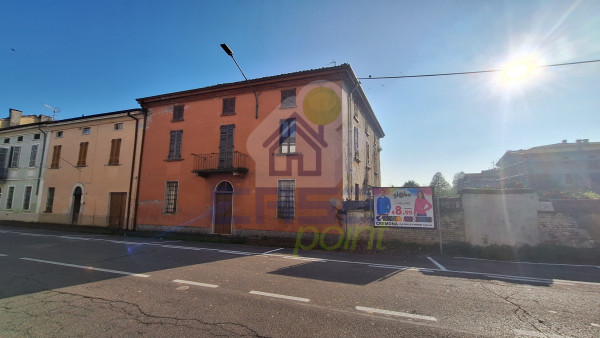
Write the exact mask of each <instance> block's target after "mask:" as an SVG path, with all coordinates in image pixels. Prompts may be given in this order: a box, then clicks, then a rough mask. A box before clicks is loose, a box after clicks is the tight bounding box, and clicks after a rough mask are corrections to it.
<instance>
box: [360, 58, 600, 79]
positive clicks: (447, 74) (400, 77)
mask: <svg viewBox="0 0 600 338" xmlns="http://www.w3.org/2000/svg"><path fill="white" fill-rule="evenodd" d="M592 62H600V60H587V61H577V62H565V63H555V64H552V65H543V66H537V68H548V67H558V66H570V65H579V64H583V63H592ZM501 71H503V69H491V70H477V71H472V72H456V73H438V74H421V75H398V76H369V77H359V78H358V79H359V80H383V79H405V78H411V77H432V76H449V75H469V74H482V73H497V72H501Z"/></svg>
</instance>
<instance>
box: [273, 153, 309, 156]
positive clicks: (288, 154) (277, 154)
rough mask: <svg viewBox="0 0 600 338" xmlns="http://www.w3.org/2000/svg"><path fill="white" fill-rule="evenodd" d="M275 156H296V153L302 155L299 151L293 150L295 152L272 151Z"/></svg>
mask: <svg viewBox="0 0 600 338" xmlns="http://www.w3.org/2000/svg"><path fill="white" fill-rule="evenodd" d="M274 155H275V156H298V155H302V153H299V152H295V153H274Z"/></svg>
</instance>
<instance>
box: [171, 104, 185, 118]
mask: <svg viewBox="0 0 600 338" xmlns="http://www.w3.org/2000/svg"><path fill="white" fill-rule="evenodd" d="M173 121H183V105H176V106H173Z"/></svg>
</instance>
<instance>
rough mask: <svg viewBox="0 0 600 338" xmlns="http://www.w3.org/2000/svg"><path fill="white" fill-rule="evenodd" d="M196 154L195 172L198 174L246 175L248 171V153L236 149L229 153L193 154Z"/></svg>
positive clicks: (203, 175) (205, 175) (204, 175)
mask: <svg viewBox="0 0 600 338" xmlns="http://www.w3.org/2000/svg"><path fill="white" fill-rule="evenodd" d="M192 155H193V156H194V169H193V170H192V172H193V173H196V174H197V175H198V176H201V177H207V176H209V175H211V174H219V173H231V174H233V175H241V176H243V175H245V174H246V173H247V172H248V166H247V164H246V161H247V158H248V155H246V154H244V153H240V152H239V151H234V152H231V153H229V154H227V153H212V154H202V155H198V154H192Z"/></svg>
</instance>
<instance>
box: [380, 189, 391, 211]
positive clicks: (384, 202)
mask: <svg viewBox="0 0 600 338" xmlns="http://www.w3.org/2000/svg"><path fill="white" fill-rule="evenodd" d="M379 194H380V195H379V197H378V198H377V214H378V215H388V214H389V213H390V210H392V203H391V202H390V199H389V198H388V197H387V196H386V195H385V189H379Z"/></svg>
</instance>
